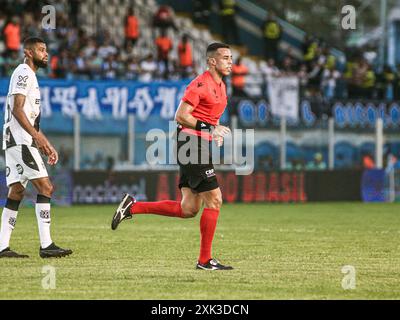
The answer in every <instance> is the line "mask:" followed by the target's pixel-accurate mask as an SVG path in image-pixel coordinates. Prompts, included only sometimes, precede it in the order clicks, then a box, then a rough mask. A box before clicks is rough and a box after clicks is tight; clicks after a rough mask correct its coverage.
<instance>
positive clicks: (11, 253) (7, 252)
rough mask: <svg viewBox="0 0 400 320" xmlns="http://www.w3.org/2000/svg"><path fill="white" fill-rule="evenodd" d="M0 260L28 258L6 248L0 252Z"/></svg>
mask: <svg viewBox="0 0 400 320" xmlns="http://www.w3.org/2000/svg"><path fill="white" fill-rule="evenodd" d="M0 258H29V256H28V255H26V254H19V253H17V252H15V251H13V250H11V249H10V248H9V247H7V248H5V249H3V250H1V251H0Z"/></svg>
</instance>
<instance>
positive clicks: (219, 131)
mask: <svg viewBox="0 0 400 320" xmlns="http://www.w3.org/2000/svg"><path fill="white" fill-rule="evenodd" d="M230 132H231V130H230V129H229V128H228V127H225V126H221V125H217V126H216V127H215V129H214V130H213V133H212V138H213V140H214V141H215V143H216V144H217V146H218V147H221V146H222V144H223V143H224V137H225V136H226V135H228V134H230Z"/></svg>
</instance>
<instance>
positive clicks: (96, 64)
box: [87, 51, 103, 80]
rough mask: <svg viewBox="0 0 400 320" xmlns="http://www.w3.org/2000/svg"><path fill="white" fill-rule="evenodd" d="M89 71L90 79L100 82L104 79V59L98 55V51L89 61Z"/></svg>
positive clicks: (93, 53)
mask: <svg viewBox="0 0 400 320" xmlns="http://www.w3.org/2000/svg"><path fill="white" fill-rule="evenodd" d="M87 61H88V62H87V66H88V71H89V74H90V79H92V80H99V79H101V77H102V67H103V59H102V58H101V57H100V56H99V55H98V54H97V52H96V51H93V52H92V56H91V57H89V58H88V60H87Z"/></svg>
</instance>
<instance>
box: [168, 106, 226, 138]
mask: <svg viewBox="0 0 400 320" xmlns="http://www.w3.org/2000/svg"><path fill="white" fill-rule="evenodd" d="M193 109H194V108H193V106H191V105H190V104H189V103H187V102H185V101H181V103H180V104H179V107H178V110H176V113H175V121H176V122H178V123H179V124H181V125H182V126H184V127H185V128H191V129H196V130H204V129H205V130H207V129H208V130H211V131H212V136H213V140H214V141H215V142H216V143H217V145H218V146H221V145H222V143H223V137H224V136H225V135H227V134H228V133H229V132H230V129H229V128H228V127H225V126H221V125H220V124H219V120H218V122H217V125H216V126H213V125H211V124H209V123H206V122H204V121H201V120H198V119H196V118H195V117H193V115H192V112H193Z"/></svg>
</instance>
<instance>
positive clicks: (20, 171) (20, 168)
mask: <svg viewBox="0 0 400 320" xmlns="http://www.w3.org/2000/svg"><path fill="white" fill-rule="evenodd" d="M16 167H17V172H18V173H19V174H23V173H24V168H22V166H21V165H20V164H19V163H18V164H17V165H16Z"/></svg>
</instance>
